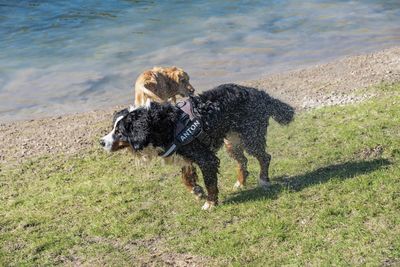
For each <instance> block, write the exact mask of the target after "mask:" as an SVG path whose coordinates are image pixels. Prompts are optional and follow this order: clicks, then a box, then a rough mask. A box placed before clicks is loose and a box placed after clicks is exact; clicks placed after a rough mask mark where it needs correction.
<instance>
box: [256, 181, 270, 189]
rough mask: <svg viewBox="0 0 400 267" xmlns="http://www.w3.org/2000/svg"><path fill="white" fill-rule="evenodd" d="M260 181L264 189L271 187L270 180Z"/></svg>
mask: <svg viewBox="0 0 400 267" xmlns="http://www.w3.org/2000/svg"><path fill="white" fill-rule="evenodd" d="M258 183H259V185H260V187H261V188H262V189H268V188H269V187H271V183H270V182H269V181H266V180H264V179H260V180H258Z"/></svg>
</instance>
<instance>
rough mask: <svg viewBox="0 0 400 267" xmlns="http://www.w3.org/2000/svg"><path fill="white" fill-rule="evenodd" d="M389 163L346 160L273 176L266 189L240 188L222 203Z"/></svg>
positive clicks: (298, 188)
mask: <svg viewBox="0 0 400 267" xmlns="http://www.w3.org/2000/svg"><path fill="white" fill-rule="evenodd" d="M390 164H392V163H391V162H390V161H389V160H386V159H375V160H370V161H355V162H346V163H341V164H336V165H329V166H326V167H323V168H319V169H317V170H314V171H311V172H308V173H305V174H302V175H295V176H291V177H278V178H273V179H272V186H271V187H270V188H269V189H268V190H264V189H262V188H260V187H257V188H253V189H248V190H242V191H239V192H237V193H235V194H234V195H232V196H230V197H228V198H227V199H225V201H224V203H226V204H228V203H241V202H246V201H253V200H259V199H265V198H271V199H275V198H277V197H278V196H279V194H280V193H281V192H282V191H285V190H287V191H294V192H298V191H301V190H302V189H304V188H306V187H309V186H313V185H317V184H321V183H325V182H328V181H329V180H331V179H339V180H346V179H350V178H354V177H355V176H357V175H361V174H366V173H369V172H373V171H375V170H378V169H380V168H383V167H385V166H388V165H390Z"/></svg>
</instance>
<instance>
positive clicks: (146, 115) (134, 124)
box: [100, 102, 173, 152]
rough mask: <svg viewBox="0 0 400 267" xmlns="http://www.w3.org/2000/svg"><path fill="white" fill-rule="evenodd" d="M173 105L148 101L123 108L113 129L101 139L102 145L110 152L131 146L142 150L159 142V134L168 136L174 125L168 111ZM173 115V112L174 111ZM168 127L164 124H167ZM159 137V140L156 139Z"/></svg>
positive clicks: (138, 150)
mask: <svg viewBox="0 0 400 267" xmlns="http://www.w3.org/2000/svg"><path fill="white" fill-rule="evenodd" d="M169 110H172V106H171V105H169V106H168V105H167V106H162V105H160V104H158V103H150V102H149V103H147V105H146V106H144V107H139V108H135V109H123V110H121V111H119V112H117V113H116V114H115V115H114V118H113V129H112V130H111V132H110V133H109V134H107V135H106V136H104V137H102V138H101V139H100V145H101V146H102V147H103V148H104V149H105V150H106V151H109V152H113V151H117V150H119V149H122V148H125V147H128V146H130V147H131V148H132V150H133V151H134V152H140V151H141V150H143V149H144V148H146V147H147V146H149V144H150V143H151V142H153V143H157V140H158V139H159V138H157V137H158V136H162V137H161V138H164V137H166V136H167V135H168V134H170V133H169V131H171V129H172V131H173V127H171V124H170V123H169V121H170V118H169V117H168V116H169V115H168V111H169ZM172 115H173V113H172ZM167 124H168V126H167V127H166V129H164V128H163V125H167ZM154 138H155V139H157V140H154Z"/></svg>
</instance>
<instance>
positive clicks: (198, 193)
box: [191, 185, 205, 200]
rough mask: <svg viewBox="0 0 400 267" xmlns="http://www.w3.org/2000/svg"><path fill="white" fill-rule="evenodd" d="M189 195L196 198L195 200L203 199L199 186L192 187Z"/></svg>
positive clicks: (202, 191) (202, 192)
mask: <svg viewBox="0 0 400 267" xmlns="http://www.w3.org/2000/svg"><path fill="white" fill-rule="evenodd" d="M191 193H192V194H193V195H194V196H195V197H196V199H197V200H200V199H202V198H204V197H205V193H204V190H203V188H202V187H201V186H200V185H196V186H193V188H192V191H191Z"/></svg>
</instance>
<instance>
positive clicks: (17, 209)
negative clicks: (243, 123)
mask: <svg viewBox="0 0 400 267" xmlns="http://www.w3.org/2000/svg"><path fill="white" fill-rule="evenodd" d="M379 90H380V91H382V92H385V93H383V94H381V96H379V97H376V98H375V99H372V100H370V101H367V102H364V103H361V104H356V105H350V106H345V107H327V108H323V109H318V110H312V111H308V112H303V113H301V114H299V115H298V116H297V117H296V121H295V122H294V123H293V124H291V125H290V126H289V127H281V126H278V125H277V124H276V123H274V122H272V124H271V126H270V128H269V135H268V147H269V151H270V153H271V154H272V157H273V158H272V164H271V166H270V174H271V178H272V182H273V185H272V187H271V188H270V189H269V190H268V191H263V190H261V189H258V188H257V187H256V180H257V179H256V176H257V173H258V166H257V165H256V162H255V160H254V159H251V161H250V167H249V168H250V172H251V176H250V178H249V184H248V186H247V187H246V189H245V190H242V191H235V190H234V189H233V188H232V186H233V184H234V182H235V173H236V171H235V165H234V163H233V161H232V160H231V159H230V158H228V156H227V154H226V152H225V151H224V149H222V150H221V152H220V153H219V154H220V157H221V169H220V176H219V184H220V200H221V201H222V205H220V206H218V207H217V208H215V209H214V210H213V211H212V212H204V211H201V210H200V207H201V205H202V204H203V203H202V202H197V201H196V200H195V199H194V198H193V196H192V195H190V194H189V193H188V192H187V191H186V190H185V188H184V186H183V185H182V184H181V181H180V173H179V168H177V167H174V166H164V165H163V164H162V163H161V162H160V161H154V162H151V163H149V164H147V165H144V166H137V164H135V160H134V159H133V158H132V156H130V155H129V154H128V153H127V152H121V153H115V154H106V153H105V152H103V151H101V150H99V149H97V148H96V149H95V148H94V149H93V151H91V152H90V153H88V154H85V155H79V156H74V157H67V156H63V155H58V156H56V157H42V158H39V159H33V160H30V161H28V162H25V163H23V164H21V165H18V166H11V165H3V166H0V168H1V171H0V266H1V265H6V266H8V265H14V266H16V265H18V266H20V265H23V266H24V265H25V266H30V265H55V264H62V265H74V264H84V265H116V266H121V265H138V264H146V263H151V264H155V265H164V264H167V263H173V262H175V263H176V264H179V260H181V263H182V262H184V261H182V260H188V261H189V262H192V263H197V264H205V265H234V266H239V265H252V266H254V265H260V266H270V265H273V266H280V265H294V266H302V265H314V266H327V265H340V266H343V265H345V266H346V265H372V266H378V265H398V264H400V108H399V107H400V96H399V92H400V85H396V86H382V87H380V88H379Z"/></svg>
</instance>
